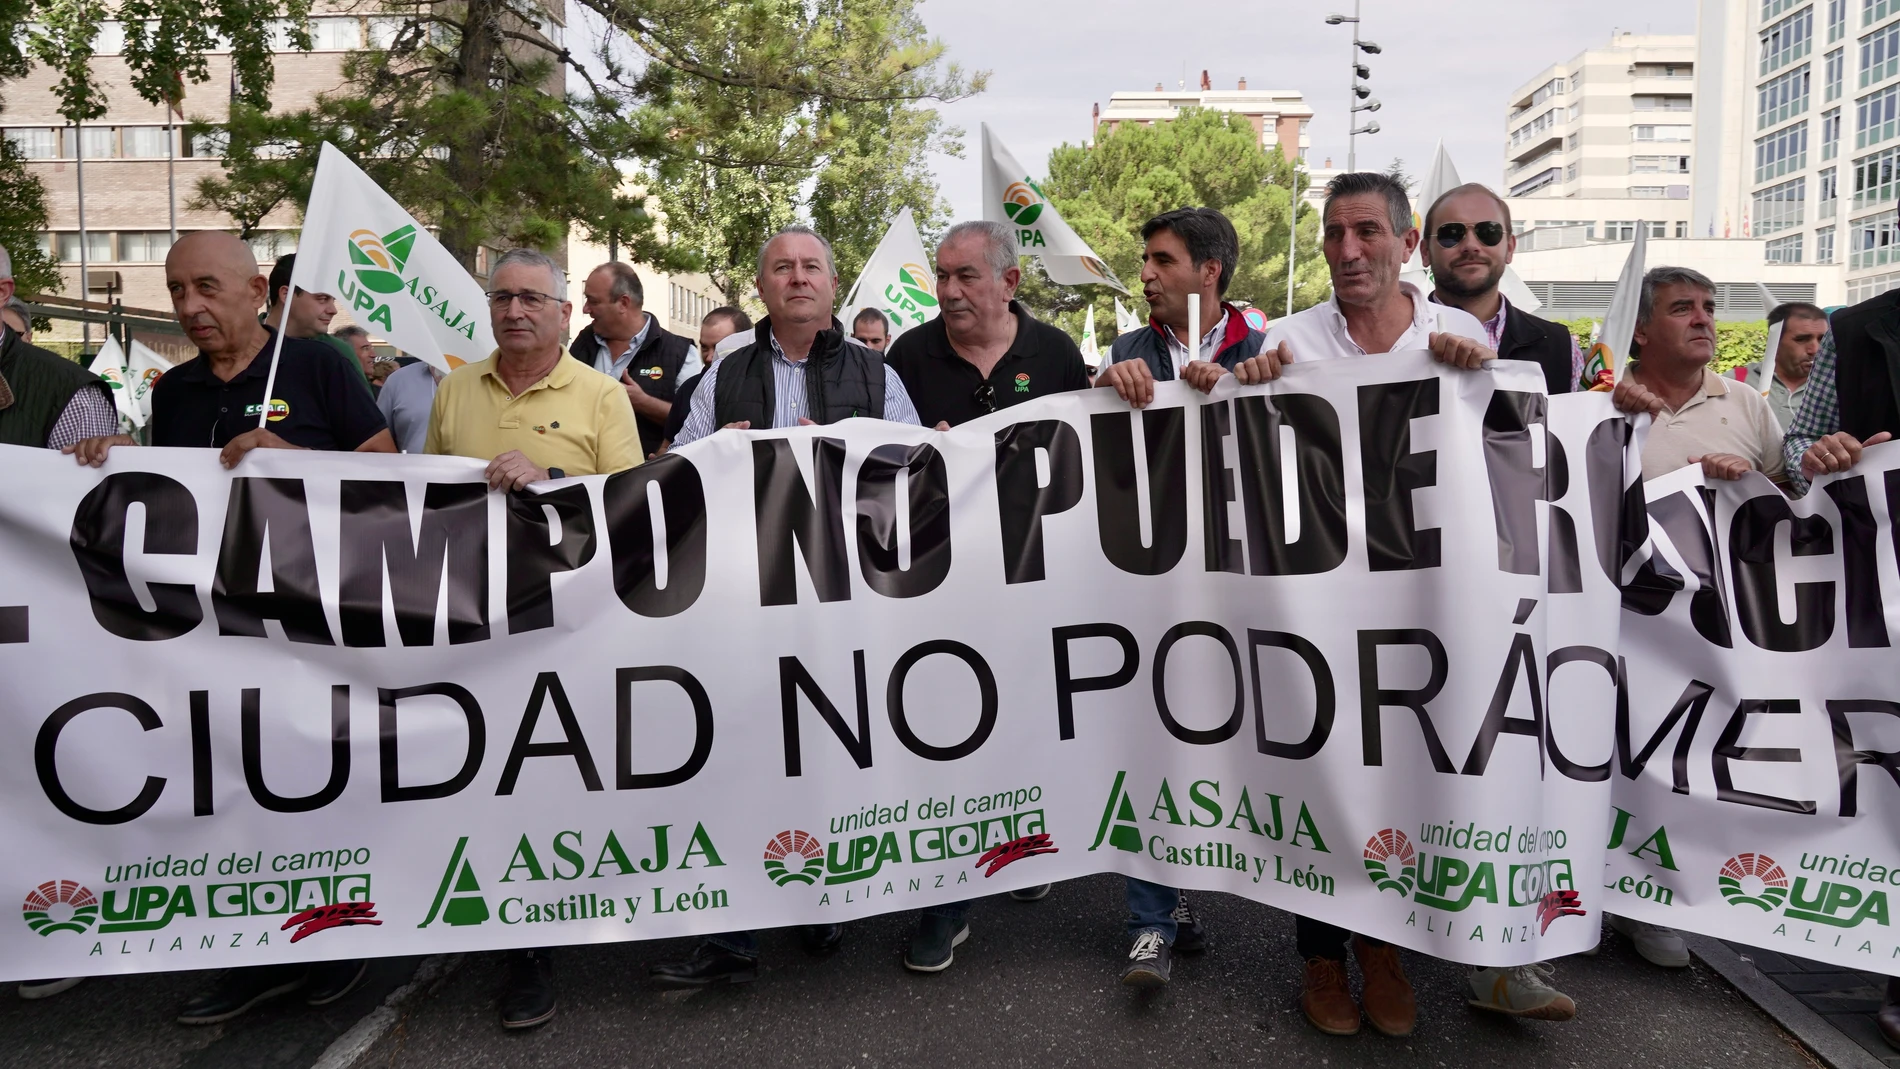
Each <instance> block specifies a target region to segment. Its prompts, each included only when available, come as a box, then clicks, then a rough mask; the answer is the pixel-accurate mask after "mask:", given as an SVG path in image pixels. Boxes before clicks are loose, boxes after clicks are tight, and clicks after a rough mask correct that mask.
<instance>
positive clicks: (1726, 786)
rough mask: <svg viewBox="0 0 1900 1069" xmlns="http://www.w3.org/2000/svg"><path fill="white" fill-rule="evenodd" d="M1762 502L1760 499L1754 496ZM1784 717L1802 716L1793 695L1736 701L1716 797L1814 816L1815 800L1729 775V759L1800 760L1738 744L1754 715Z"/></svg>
mask: <svg viewBox="0 0 1900 1069" xmlns="http://www.w3.org/2000/svg"><path fill="white" fill-rule="evenodd" d="M1755 500H1757V501H1759V500H1761V499H1760V498H1755ZM1776 713H1779V714H1782V715H1785V716H1799V715H1801V703H1800V702H1798V701H1795V700H1794V699H1792V698H1776V699H1764V698H1743V699H1742V700H1741V701H1739V702H1736V703H1735V712H1734V713H1733V714H1732V715H1731V716H1730V717H1729V718H1728V723H1727V724H1725V725H1723V727H1722V733H1721V734H1720V735H1718V736H1716V739H1715V750H1714V751H1713V752H1712V753H1710V754H1709V764H1710V765H1711V767H1713V769H1714V771H1715V797H1716V800H1717V801H1721V802H1736V803H1739V804H1741V805H1752V806H1758V807H1760V808H1762V809H1773V810H1777V811H1779V812H1782V813H1805V814H1808V815H1813V813H1814V810H1815V806H1814V802H1813V801H1812V800H1810V801H1796V800H1795V799H1792V798H1782V797H1779V796H1776V795H1772V794H1757V793H1755V792H1754V791H1738V790H1736V789H1735V778H1734V776H1733V775H1731V774H1730V771H1729V762H1730V761H1775V762H1787V763H1791V764H1800V763H1801V751H1800V750H1797V749H1794V748H1791V747H1783V746H1738V745H1736V741H1737V740H1738V739H1740V738H1741V737H1742V729H1743V728H1744V727H1746V726H1747V724H1748V718H1749V717H1751V716H1762V715H1769V714H1776Z"/></svg>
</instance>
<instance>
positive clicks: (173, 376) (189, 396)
mask: <svg viewBox="0 0 1900 1069" xmlns="http://www.w3.org/2000/svg"><path fill="white" fill-rule="evenodd" d="M165 287H166V288H167V289H168V290H170V291H171V298H172V311H173V313H174V314H176V315H177V317H178V325H179V326H181V327H183V328H184V330H185V334H186V335H187V336H188V337H190V338H191V340H192V343H193V344H195V345H196V346H197V347H198V355H197V356H196V357H195V358H193V359H191V360H187V361H185V362H184V363H182V364H180V365H178V366H177V367H175V368H172V369H171V370H170V371H167V372H166V373H165V374H164V375H162V376H161V377H160V378H159V380H158V382H157V383H156V384H155V385H154V386H153V387H152V422H151V427H150V432H151V433H150V437H151V444H152V445H156V446H195V447H200V448H202V447H205V446H209V447H211V448H214V449H219V450H222V452H221V454H220V457H219V459H220V460H222V461H223V463H224V466H225V467H227V468H230V467H234V466H236V464H237V463H238V461H239V460H240V459H242V458H243V456H244V454H245V453H248V452H250V451H251V450H253V449H325V450H333V451H337V452H349V451H352V450H354V451H356V452H359V453H394V452H395V451H396V441H395V438H394V437H393V436H391V434H390V433H389V427H388V425H387V424H386V423H385V422H384V420H383V414H382V413H381V412H379V411H377V408H376V402H375V401H374V400H372V399H371V398H370V395H369V393H368V391H366V390H364V389H363V385H362V382H361V381H360V380H359V379H358V378H357V377H356V376H355V375H354V374H353V373H352V371H351V368H350V366H349V365H348V364H346V363H344V362H343V361H341V360H338V359H337V357H336V354H335V353H334V352H332V351H331V350H330V349H329V348H327V347H325V346H323V345H321V344H319V343H317V342H312V341H307V340H303V339H298V338H286V339H284V348H283V355H282V356H281V358H280V359H279V361H278V365H277V378H276V380H275V381H274V383H273V384H272V387H271V396H270V398H269V408H270V415H269V418H268V419H267V420H265V421H264V425H263V426H259V420H258V417H259V415H260V414H262V413H263V412H264V410H265V401H266V399H265V397H264V380H265V379H266V377H268V376H269V375H270V364H271V353H272V351H273V349H274V348H275V347H276V343H277V335H276V333H275V332H274V331H273V330H271V328H269V327H267V326H265V325H263V324H262V323H259V322H258V321H257V310H258V308H259V307H261V306H262V305H263V304H264V298H265V296H266V295H267V293H268V289H269V287H268V285H267V283H266V280H265V279H264V277H263V276H262V275H260V274H258V273H257V258H256V257H255V256H253V255H252V254H251V247H250V246H249V245H246V244H245V243H244V242H242V241H239V240H238V239H237V238H235V237H232V236H231V235H230V234H226V233H224V232H223V231H219V230H201V231H198V232H197V233H194V234H189V235H187V236H185V237H183V238H181V239H179V241H178V243H177V244H176V245H173V246H172V249H171V253H170V254H169V255H167V256H166V257H165ZM135 444H137V443H135V442H133V441H132V439H130V438H128V437H126V436H125V435H122V434H115V435H111V436H108V437H103V438H88V439H86V440H85V441H82V442H79V443H77V444H75V445H71V446H68V447H66V449H65V450H64V452H67V453H71V454H73V455H74V456H76V457H77V458H78V459H79V462H80V463H81V464H90V465H92V466H93V467H98V466H99V465H101V464H103V463H105V459H106V455H107V454H108V453H109V452H110V451H111V449H112V447H113V446H115V445H135Z"/></svg>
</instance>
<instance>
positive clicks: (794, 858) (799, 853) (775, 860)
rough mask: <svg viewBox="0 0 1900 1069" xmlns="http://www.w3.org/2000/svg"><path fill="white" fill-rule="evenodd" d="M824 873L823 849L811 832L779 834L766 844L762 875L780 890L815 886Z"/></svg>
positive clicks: (784, 832)
mask: <svg viewBox="0 0 1900 1069" xmlns="http://www.w3.org/2000/svg"><path fill="white" fill-rule="evenodd" d="M793 866H796V867H795V868H794V867H793ZM824 871H825V845H824V844H823V843H821V842H819V841H818V838H817V837H816V836H814V835H812V834H811V833H810V832H807V831H782V832H779V833H778V834H777V835H774V836H772V841H771V842H769V843H766V844H765V874H766V875H767V876H769V877H771V878H772V882H773V883H775V884H778V885H779V886H780V887H784V886H785V885H786V884H791V883H803V884H813V883H817V882H818V877H819V876H821V875H823V874H824Z"/></svg>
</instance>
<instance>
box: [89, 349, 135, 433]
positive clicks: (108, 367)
mask: <svg viewBox="0 0 1900 1069" xmlns="http://www.w3.org/2000/svg"><path fill="white" fill-rule="evenodd" d="M86 370H87V371H90V372H92V373H93V374H95V375H97V376H99V377H100V378H101V379H104V380H105V383H106V385H107V386H110V387H112V403H113V404H114V405H115V406H117V408H118V410H119V429H120V430H124V429H126V428H128V427H129V428H132V429H134V430H136V429H138V428H140V427H143V426H145V421H144V420H143V419H141V418H139V415H138V406H137V405H136V404H134V403H133V401H132V390H131V388H130V387H129V386H128V385H127V384H126V381H125V374H126V372H125V350H124V349H123V348H121V347H120V345H119V339H117V338H114V337H112V336H111V335H107V336H106V341H105V344H104V345H101V346H100V347H99V352H98V354H97V355H95V356H94V357H93V358H92V364H91V365H90V366H88V367H87V368H86Z"/></svg>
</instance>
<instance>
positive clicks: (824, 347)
mask: <svg viewBox="0 0 1900 1069" xmlns="http://www.w3.org/2000/svg"><path fill="white" fill-rule="evenodd" d="M754 331H755V333H754V335H753V339H754V340H753V342H752V344H751V345H748V346H745V347H744V348H742V349H735V350H733V351H732V352H730V353H727V354H726V355H725V356H723V357H720V358H719V374H718V375H717V376H716V377H715V378H714V379H713V426H714V427H724V426H725V425H727V424H728V423H738V422H740V421H742V420H743V421H746V422H749V423H751V424H752V429H753V430H762V429H764V428H767V427H773V426H776V425H777V424H775V423H774V422H773V420H774V415H775V413H776V412H777V411H778V398H777V383H776V376H775V375H774V374H773V371H772V320H771V317H769V316H768V317H766V318H764V319H761V320H759V322H758V324H757V325H756V326H755V328H754ZM805 361H806V363H805V402H806V403H805V405H804V411H806V412H808V413H810V415H808V416H806V417H805V418H807V419H810V420H811V421H813V422H814V423H837V422H838V421H840V420H845V419H850V418H851V417H853V416H868V417H870V418H872V419H883V418H884V358H883V357H882V356H880V355H878V353H877V352H876V351H875V350H872V349H868V348H866V347H864V346H862V345H859V344H858V343H857V342H854V341H851V340H849V339H847V338H846V337H845V334H844V325H843V324H841V323H839V322H838V320H837V319H836V318H833V319H832V321H831V327H830V329H828V330H822V331H819V332H818V337H817V338H816V339H814V340H813V341H812V343H811V355H809V356H807V357H806V358H805Z"/></svg>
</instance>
